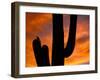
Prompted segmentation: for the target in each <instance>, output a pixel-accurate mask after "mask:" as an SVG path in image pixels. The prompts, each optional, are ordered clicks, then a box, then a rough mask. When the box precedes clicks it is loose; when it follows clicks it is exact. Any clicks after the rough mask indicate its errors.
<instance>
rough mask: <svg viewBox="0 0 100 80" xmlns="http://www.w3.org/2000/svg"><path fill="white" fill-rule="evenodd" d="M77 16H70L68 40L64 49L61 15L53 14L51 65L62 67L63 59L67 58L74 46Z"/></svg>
mask: <svg viewBox="0 0 100 80" xmlns="http://www.w3.org/2000/svg"><path fill="white" fill-rule="evenodd" d="M76 24H77V16H76V15H71V16H70V29H69V38H68V42H67V45H66V48H65V49H64V33H63V15H62V14H53V46H52V47H53V50H52V65H53V66H56V65H64V58H65V57H66V58H67V57H69V56H70V55H71V54H72V52H73V50H74V46H75V38H76V27H77V26H76Z"/></svg>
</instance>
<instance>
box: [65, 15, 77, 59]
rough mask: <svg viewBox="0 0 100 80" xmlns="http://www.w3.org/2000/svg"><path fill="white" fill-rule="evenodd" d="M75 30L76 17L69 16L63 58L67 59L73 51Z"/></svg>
mask: <svg viewBox="0 0 100 80" xmlns="http://www.w3.org/2000/svg"><path fill="white" fill-rule="evenodd" d="M76 28H77V15H71V16H70V29H69V37H68V42H67V45H66V48H65V49H64V55H65V57H69V56H70V55H71V54H72V52H73V50H74V47H75V40H76Z"/></svg>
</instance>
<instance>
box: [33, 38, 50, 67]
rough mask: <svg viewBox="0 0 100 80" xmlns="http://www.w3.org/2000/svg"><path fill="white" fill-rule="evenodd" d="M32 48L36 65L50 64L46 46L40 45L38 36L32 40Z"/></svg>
mask: <svg viewBox="0 0 100 80" xmlns="http://www.w3.org/2000/svg"><path fill="white" fill-rule="evenodd" d="M32 45H33V50H34V53H35V58H36V62H37V65H38V66H50V63H49V56H48V47H47V46H46V45H43V46H42V47H41V42H40V39H39V37H37V38H36V39H34V40H33V44H32Z"/></svg>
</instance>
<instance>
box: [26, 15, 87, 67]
mask: <svg viewBox="0 0 100 80" xmlns="http://www.w3.org/2000/svg"><path fill="white" fill-rule="evenodd" d="M69 23H70V16H69V15H67V14H64V15H63V24H64V26H63V27H64V46H66V43H67V38H68V30H69ZM36 36H39V38H40V40H41V43H42V45H43V44H46V45H48V47H49V58H50V63H51V56H52V54H51V52H52V15H51V14H47V13H26V67H35V66H37V64H36V61H35V57H34V51H33V48H32V41H33V40H34V39H35V38H36ZM88 63H89V16H86V15H85V16H84V15H78V21H77V32H76V45H75V49H74V51H73V54H72V55H71V56H70V57H69V58H65V60H64V64H65V65H77V64H88Z"/></svg>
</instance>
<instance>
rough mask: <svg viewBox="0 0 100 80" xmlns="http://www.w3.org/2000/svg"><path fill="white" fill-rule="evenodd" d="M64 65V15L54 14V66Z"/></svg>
mask: <svg viewBox="0 0 100 80" xmlns="http://www.w3.org/2000/svg"><path fill="white" fill-rule="evenodd" d="M55 65H64V32H63V15H62V14H53V44H52V66H55Z"/></svg>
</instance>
